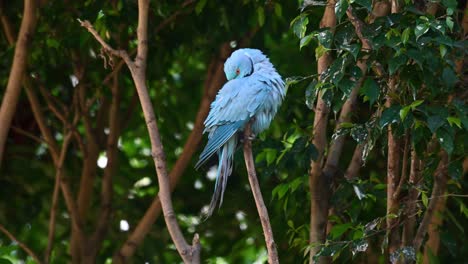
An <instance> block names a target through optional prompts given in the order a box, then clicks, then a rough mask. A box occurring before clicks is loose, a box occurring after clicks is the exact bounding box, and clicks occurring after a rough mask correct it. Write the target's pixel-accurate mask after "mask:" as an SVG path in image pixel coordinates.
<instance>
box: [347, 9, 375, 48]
mask: <svg viewBox="0 0 468 264" xmlns="http://www.w3.org/2000/svg"><path fill="white" fill-rule="evenodd" d="M346 15H347V16H348V18H349V21H350V22H351V24H352V25H353V26H354V30H355V31H356V35H357V36H358V38H359V40H360V41H361V43H362V49H363V50H367V51H370V50H371V49H372V45H371V42H370V40H369V39H368V38H366V37H365V36H364V34H363V33H362V32H363V30H364V27H365V24H364V22H362V21H361V20H360V19H359V18H358V17H357V16H356V15H355V14H354V11H353V8H352V7H351V6H349V8H348V9H347V10H346Z"/></svg>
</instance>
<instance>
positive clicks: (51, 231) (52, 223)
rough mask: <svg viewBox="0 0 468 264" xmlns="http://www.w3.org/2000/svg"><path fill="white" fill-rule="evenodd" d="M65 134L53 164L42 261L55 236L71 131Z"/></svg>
mask: <svg viewBox="0 0 468 264" xmlns="http://www.w3.org/2000/svg"><path fill="white" fill-rule="evenodd" d="M64 134H65V135H66V136H65V138H64V140H63V144H62V149H61V151H60V157H59V160H58V164H56V165H55V169H56V172H55V184H54V192H53V194H52V207H51V209H50V219H49V235H48V242H47V248H46V252H45V254H44V263H46V264H47V263H49V262H50V254H51V253H52V248H53V245H54V237H55V222H56V217H55V216H56V215H57V206H58V198H59V192H60V181H61V179H62V177H63V171H64V168H63V164H64V162H65V157H66V154H67V150H68V145H69V143H70V140H71V137H72V133H71V132H67V133H64Z"/></svg>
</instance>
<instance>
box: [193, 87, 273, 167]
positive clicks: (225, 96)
mask: <svg viewBox="0 0 468 264" xmlns="http://www.w3.org/2000/svg"><path fill="white" fill-rule="evenodd" d="M267 95H268V87H267V86H266V85H265V84H264V83H263V82H259V81H257V80H253V81H252V80H248V79H247V78H243V79H236V80H231V81H229V82H228V83H226V84H225V85H224V87H223V88H222V89H221V90H220V91H219V93H218V95H217V96H216V100H215V101H214V102H213V103H212V104H211V110H210V113H209V115H208V117H207V118H206V120H205V132H206V131H210V134H209V137H208V143H207V144H206V146H205V148H204V149H203V152H202V153H201V154H200V158H199V160H198V162H197V164H196V165H195V168H199V167H200V166H201V165H202V164H203V163H205V162H206V161H207V160H208V159H209V158H210V157H211V156H212V155H213V154H214V153H216V151H218V150H219V148H220V147H221V146H222V145H224V144H225V143H226V142H227V141H228V140H229V139H230V138H231V137H232V136H233V135H234V134H235V133H236V132H237V131H240V130H242V129H243V128H244V126H245V124H246V123H247V122H248V121H249V120H250V118H251V117H252V116H253V115H255V113H256V111H257V109H258V108H259V107H260V105H261V104H262V103H263V102H264V101H265V98H266V97H267Z"/></svg>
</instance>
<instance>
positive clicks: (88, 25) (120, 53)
mask: <svg viewBox="0 0 468 264" xmlns="http://www.w3.org/2000/svg"><path fill="white" fill-rule="evenodd" d="M78 22H80V25H81V26H82V27H84V28H86V29H87V30H88V31H89V32H90V33H91V34H92V35H93V36H94V38H95V39H96V40H97V41H98V42H99V44H101V46H102V47H103V48H104V49H105V50H106V51H107V52H109V53H110V54H112V55H114V56H116V57H120V58H122V59H123V60H124V61H125V63H126V64H127V65H129V67H130V65H133V61H132V59H131V58H130V56H128V53H127V52H126V51H125V50H116V49H113V48H112V47H111V46H109V44H107V43H106V42H105V41H104V40H103V39H102V38H101V36H100V35H99V33H97V31H96V30H95V29H94V28H93V25H91V23H90V22H89V21H88V20H85V21H82V20H80V19H78Z"/></svg>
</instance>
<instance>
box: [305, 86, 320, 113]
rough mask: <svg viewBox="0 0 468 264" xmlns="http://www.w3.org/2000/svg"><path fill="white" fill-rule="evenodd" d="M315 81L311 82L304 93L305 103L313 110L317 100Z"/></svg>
mask: <svg viewBox="0 0 468 264" xmlns="http://www.w3.org/2000/svg"><path fill="white" fill-rule="evenodd" d="M316 85H317V80H315V79H314V80H312V81H311V82H310V84H309V85H308V86H307V88H306V91H305V99H306V100H305V103H306V105H307V107H308V108H309V109H311V110H312V109H314V102H315V99H316V98H317V93H318V89H316Z"/></svg>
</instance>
